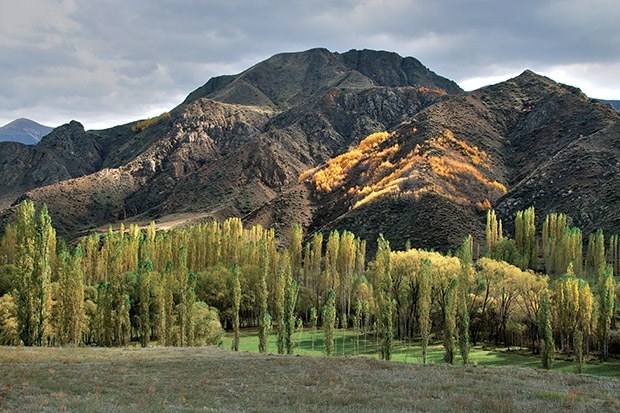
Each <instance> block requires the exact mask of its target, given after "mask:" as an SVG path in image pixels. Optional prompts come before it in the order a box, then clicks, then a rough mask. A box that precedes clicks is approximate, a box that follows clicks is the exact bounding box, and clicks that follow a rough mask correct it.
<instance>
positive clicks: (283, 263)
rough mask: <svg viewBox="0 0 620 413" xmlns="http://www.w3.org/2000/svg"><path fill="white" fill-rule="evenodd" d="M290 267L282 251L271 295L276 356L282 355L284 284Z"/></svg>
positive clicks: (288, 275)
mask: <svg viewBox="0 0 620 413" xmlns="http://www.w3.org/2000/svg"><path fill="white" fill-rule="evenodd" d="M290 272H291V266H290V257H289V253H288V251H284V253H283V255H282V258H281V259H280V267H279V268H278V273H277V275H276V283H275V291H274V294H273V296H274V297H273V309H274V318H275V321H276V323H277V324H276V334H277V344H278V354H284V329H285V326H284V324H285V322H284V306H285V304H284V295H285V290H286V283H287V281H288V280H289V278H290Z"/></svg>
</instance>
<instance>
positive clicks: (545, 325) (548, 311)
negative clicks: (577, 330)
mask: <svg viewBox="0 0 620 413" xmlns="http://www.w3.org/2000/svg"><path fill="white" fill-rule="evenodd" d="M551 317H552V308H551V298H550V296H549V290H547V289H546V288H544V289H543V290H542V291H541V293H540V305H539V310H538V324H539V327H540V332H541V337H542V348H541V359H542V365H543V368H545V369H547V370H549V369H551V365H552V364H553V355H554V352H555V345H554V342H553V329H552V327H551V323H552V320H551Z"/></svg>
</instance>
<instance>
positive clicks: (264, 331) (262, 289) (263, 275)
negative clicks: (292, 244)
mask: <svg viewBox="0 0 620 413" xmlns="http://www.w3.org/2000/svg"><path fill="white" fill-rule="evenodd" d="M259 243H260V244H259V249H260V260H259V261H260V262H259V267H260V272H259V282H258V351H259V352H260V353H266V352H267V337H268V334H269V326H270V324H271V316H270V315H269V313H268V309H267V298H268V295H269V292H268V291H267V271H268V269H269V256H268V254H267V242H266V241H265V240H261V241H259Z"/></svg>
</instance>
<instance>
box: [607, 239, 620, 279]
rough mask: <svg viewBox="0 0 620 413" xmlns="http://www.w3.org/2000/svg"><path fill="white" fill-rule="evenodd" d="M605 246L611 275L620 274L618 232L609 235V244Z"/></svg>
mask: <svg viewBox="0 0 620 413" xmlns="http://www.w3.org/2000/svg"><path fill="white" fill-rule="evenodd" d="M608 245H609V246H608V248H607V262H608V263H609V264H611V266H612V269H613V275H614V276H616V277H618V276H620V248H619V244H618V234H613V235H612V236H610V237H609V244H608Z"/></svg>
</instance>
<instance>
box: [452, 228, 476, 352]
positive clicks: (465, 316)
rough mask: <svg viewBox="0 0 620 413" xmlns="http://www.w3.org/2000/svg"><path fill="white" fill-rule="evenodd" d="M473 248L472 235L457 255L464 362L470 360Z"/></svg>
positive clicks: (458, 312) (458, 305)
mask: <svg viewBox="0 0 620 413" xmlns="http://www.w3.org/2000/svg"><path fill="white" fill-rule="evenodd" d="M473 250H474V242H473V238H472V236H471V235H470V236H468V237H466V238H465V240H463V243H462V244H461V247H460V248H459V250H458V251H457V256H458V257H459V261H460V263H461V271H460V273H459V278H458V290H457V293H456V294H457V302H456V307H457V309H456V313H457V315H458V321H459V323H458V337H459V350H460V352H461V357H462V359H463V364H467V363H468V362H469V306H468V298H467V297H468V295H469V283H470V279H471V278H472V273H473V264H474V258H473V255H474V253H473Z"/></svg>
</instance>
